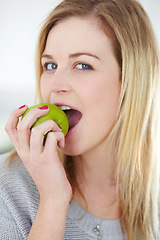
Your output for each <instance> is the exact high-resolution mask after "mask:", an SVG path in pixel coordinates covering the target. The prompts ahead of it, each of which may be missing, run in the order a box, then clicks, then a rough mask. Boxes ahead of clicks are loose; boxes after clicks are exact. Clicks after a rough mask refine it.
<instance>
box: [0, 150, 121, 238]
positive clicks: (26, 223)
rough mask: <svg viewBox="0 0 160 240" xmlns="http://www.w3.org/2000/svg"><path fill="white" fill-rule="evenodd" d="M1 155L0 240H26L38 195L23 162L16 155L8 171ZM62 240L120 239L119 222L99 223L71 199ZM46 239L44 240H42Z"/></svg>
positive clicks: (4, 155)
mask: <svg viewBox="0 0 160 240" xmlns="http://www.w3.org/2000/svg"><path fill="white" fill-rule="evenodd" d="M6 157H7V154H3V155H0V239H1V240H14V239H16V240H24V239H27V236H28V234H29V231H30V229H31V227H32V223H33V221H34V218H35V216H36V212H37V209H38V203H39V194H38V190H37V187H36V185H35V184H34V182H33V180H32V178H31V177H30V175H29V174H28V172H27V170H26V168H25V167H24V165H23V163H22V161H20V159H19V157H18V156H16V157H15V159H14V161H13V162H12V164H11V165H10V166H9V167H8V168H7V167H6V166H5V159H6ZM64 239H65V240H93V239H95V240H96V239H99V240H100V239H101V240H122V239H123V234H122V230H121V226H120V222H119V220H118V219H117V220H102V219H100V218H97V217H95V216H93V215H91V214H90V213H88V212H86V211H85V210H83V209H82V208H81V207H80V206H79V205H78V203H77V202H76V201H75V200H73V201H72V203H71V204H70V205H69V208H68V213H67V218H66V227H65V236H64ZM44 240H45V239H44Z"/></svg>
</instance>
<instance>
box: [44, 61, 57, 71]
mask: <svg viewBox="0 0 160 240" xmlns="http://www.w3.org/2000/svg"><path fill="white" fill-rule="evenodd" d="M49 65H54V66H57V65H56V64H55V63H52V62H46V63H44V69H45V70H46V71H52V70H55V69H57V67H56V68H52V69H48V66H49Z"/></svg>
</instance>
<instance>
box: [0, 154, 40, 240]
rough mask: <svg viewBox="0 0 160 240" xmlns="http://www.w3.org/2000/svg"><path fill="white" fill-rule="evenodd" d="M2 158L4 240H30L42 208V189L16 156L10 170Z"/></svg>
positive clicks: (0, 188) (0, 200)
mask: <svg viewBox="0 0 160 240" xmlns="http://www.w3.org/2000/svg"><path fill="white" fill-rule="evenodd" d="M6 157H7V155H6V154H5V155H0V239H1V240H13V239H16V240H24V239H27V237H28V234H29V231H30V229H31V226H32V223H33V221H34V218H35V215H36V212H37V209H38V200H39V195H38V190H37V188H36V186H35V184H34V182H33V180H32V179H31V177H30V175H29V174H28V172H27V171H26V169H25V167H24V165H23V163H22V162H21V160H20V159H19V158H18V156H16V158H15V159H13V162H12V163H11V164H10V166H9V167H6V165H5V162H6Z"/></svg>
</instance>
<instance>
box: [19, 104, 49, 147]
mask: <svg viewBox="0 0 160 240" xmlns="http://www.w3.org/2000/svg"><path fill="white" fill-rule="evenodd" d="M48 110H49V109H45V110H43V111H42V110H41V109H39V108H34V109H32V110H31V111H30V112H29V113H27V115H26V116H25V117H24V118H23V119H22V120H21V121H20V122H19V124H18V126H17V129H18V141H19V144H20V147H21V148H23V149H24V151H27V152H28V151H30V136H31V127H32V125H33V124H34V123H35V122H36V121H37V119H38V118H39V117H41V116H43V115H45V114H47V112H48Z"/></svg>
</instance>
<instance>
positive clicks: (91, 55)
mask: <svg viewBox="0 0 160 240" xmlns="http://www.w3.org/2000/svg"><path fill="white" fill-rule="evenodd" d="M83 55H86V56H89V57H93V58H96V59H98V60H100V58H99V57H98V56H96V55H94V54H92V53H89V52H77V53H73V54H69V58H76V57H80V56H83Z"/></svg>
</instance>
